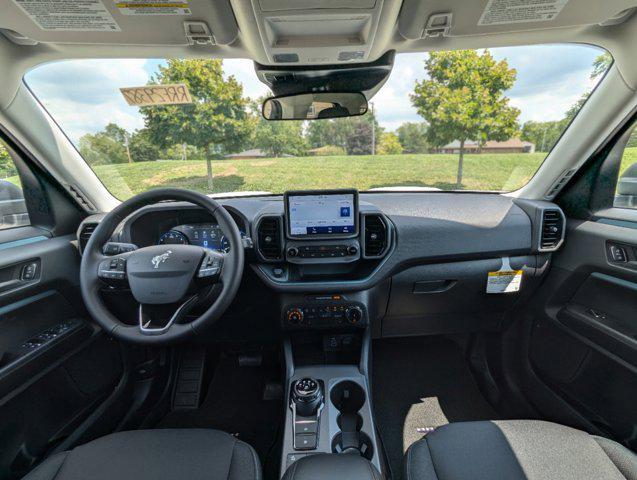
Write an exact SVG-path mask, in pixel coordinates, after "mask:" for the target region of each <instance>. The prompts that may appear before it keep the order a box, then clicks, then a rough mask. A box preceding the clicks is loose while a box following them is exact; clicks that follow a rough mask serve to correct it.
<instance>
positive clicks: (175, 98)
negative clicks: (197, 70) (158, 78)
mask: <svg viewBox="0 0 637 480" xmlns="http://www.w3.org/2000/svg"><path fill="white" fill-rule="evenodd" d="M119 91H120V92H122V95H123V96H124V99H125V100H126V103H128V104H129V105H130V106H132V107H143V106H148V105H172V104H180V103H192V97H191V96H190V91H189V90H188V85H186V84H185V83H176V84H173V85H145V86H143V87H125V88H120V89H119Z"/></svg>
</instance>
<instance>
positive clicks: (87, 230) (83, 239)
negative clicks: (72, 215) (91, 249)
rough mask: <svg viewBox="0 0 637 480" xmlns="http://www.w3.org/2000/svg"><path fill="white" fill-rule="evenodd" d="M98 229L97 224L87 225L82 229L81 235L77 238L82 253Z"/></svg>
mask: <svg viewBox="0 0 637 480" xmlns="http://www.w3.org/2000/svg"><path fill="white" fill-rule="evenodd" d="M96 228H97V223H85V224H84V225H82V227H81V229H80V233H79V234H78V236H77V240H78V242H79V244H80V252H83V251H84V249H85V248H86V244H87V243H88V239H89V238H91V235H93V232H94V231H95V229H96Z"/></svg>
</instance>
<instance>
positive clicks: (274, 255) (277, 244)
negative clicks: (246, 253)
mask: <svg viewBox="0 0 637 480" xmlns="http://www.w3.org/2000/svg"><path fill="white" fill-rule="evenodd" d="M281 240H282V239H281V217H263V218H262V219H261V221H260V222H259V227H258V229H257V247H258V248H259V252H260V253H261V255H262V256H263V258H265V259H267V260H280V259H281V251H282V244H281Z"/></svg>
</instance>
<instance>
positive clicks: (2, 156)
mask: <svg viewBox="0 0 637 480" xmlns="http://www.w3.org/2000/svg"><path fill="white" fill-rule="evenodd" d="M17 173H18V172H17V170H16V168H15V164H14V163H13V159H12V158H11V156H10V155H9V151H8V150H7V147H5V146H4V144H3V143H2V141H0V176H2V178H7V177H11V176H13V175H17Z"/></svg>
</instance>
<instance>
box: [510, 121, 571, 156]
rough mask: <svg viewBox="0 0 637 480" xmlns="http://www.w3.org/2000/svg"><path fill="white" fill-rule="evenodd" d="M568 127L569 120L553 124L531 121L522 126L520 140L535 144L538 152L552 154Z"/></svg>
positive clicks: (552, 122) (553, 122)
mask: <svg viewBox="0 0 637 480" xmlns="http://www.w3.org/2000/svg"><path fill="white" fill-rule="evenodd" d="M567 125H568V120H567V119H563V120H555V121H551V122H534V121H529V122H526V123H524V125H522V131H521V135H520V138H521V139H522V140H524V141H527V142H531V143H533V144H534V145H535V150H536V151H538V152H550V151H551V149H552V148H553V146H554V145H555V144H556V143H557V141H558V140H559V139H560V137H561V136H562V132H563V131H564V129H565V128H566V127H567Z"/></svg>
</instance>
